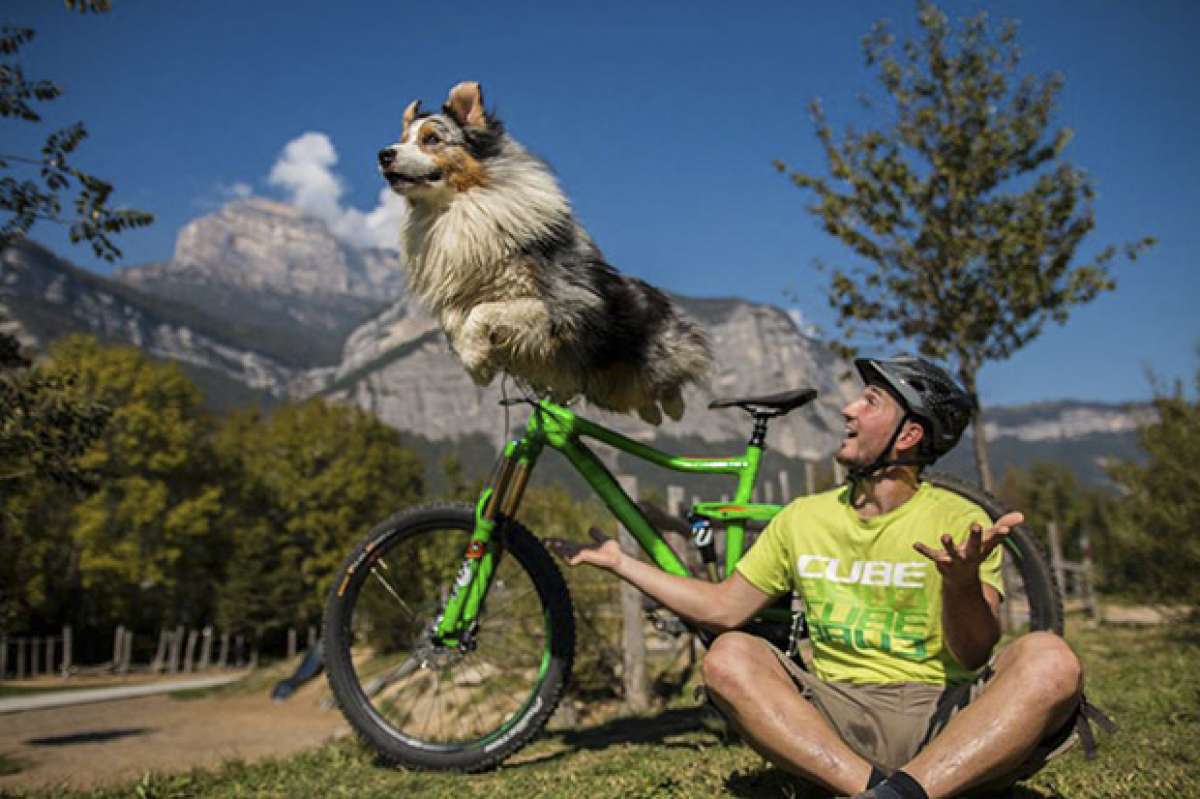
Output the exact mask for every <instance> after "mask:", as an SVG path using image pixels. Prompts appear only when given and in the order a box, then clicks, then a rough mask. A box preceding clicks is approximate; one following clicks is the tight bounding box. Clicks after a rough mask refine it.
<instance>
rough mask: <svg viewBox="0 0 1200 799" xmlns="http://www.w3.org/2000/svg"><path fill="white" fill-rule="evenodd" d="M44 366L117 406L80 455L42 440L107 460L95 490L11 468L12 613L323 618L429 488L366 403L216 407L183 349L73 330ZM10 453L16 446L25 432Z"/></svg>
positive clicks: (281, 623) (288, 620)
mask: <svg viewBox="0 0 1200 799" xmlns="http://www.w3.org/2000/svg"><path fill="white" fill-rule="evenodd" d="M0 343H2V341H0ZM7 351H8V350H5V349H3V348H0V356H2V355H3V354H4V353H5V352H7ZM21 368H24V367H21ZM36 370H37V374H38V375H39V376H40V378H39V379H41V380H43V381H44V382H45V384H46V385H52V386H55V387H56V389H55V391H56V392H57V393H56V394H55V396H54V398H53V399H54V401H55V402H56V403H58V404H60V405H61V406H63V407H65V408H68V409H69V408H74V407H85V408H87V407H92V405H89V403H91V404H94V405H95V406H96V407H101V408H104V409H110V410H106V414H107V420H108V423H107V426H105V427H104V428H103V430H102V431H94V432H95V434H94V435H93V436H92V437H91V438H90V439H88V440H87V441H86V442H84V443H82V444H80V443H79V442H78V441H76V442H75V444H73V448H72V449H71V450H70V452H69V454H70V455H71V458H70V459H67V458H66V456H65V455H64V456H63V458H60V459H58V460H54V459H52V458H51V457H50V454H51V453H49V452H43V451H40V450H39V447H40V446H42V444H43V443H44V441H41V440H39V441H35V442H34V445H33V450H34V456H33V457H34V462H35V463H41V462H43V461H46V462H48V463H58V462H59V461H62V462H63V463H65V464H66V465H67V466H68V467H70V468H73V469H77V470H79V472H80V473H82V474H88V475H91V476H92V478H93V480H94V487H93V489H94V490H92V491H91V493H89V494H86V495H80V494H77V493H74V492H72V491H69V490H68V486H67V485H64V483H67V482H68V481H65V480H60V481H58V482H56V481H54V480H48V479H41V480H37V479H32V478H29V479H20V480H16V479H14V480H10V481H0V490H3V491H4V492H5V494H4V511H5V512H4V514H3V516H2V518H0V547H2V548H3V549H2V551H3V552H4V553H5V558H4V559H3V560H0V589H2V593H0V627H2V628H4V629H14V628H23V629H29V628H30V627H34V628H37V627H42V628H46V627H54V626H57V625H60V624H63V623H72V624H74V625H76V628H77V629H79V630H86V629H95V628H100V629H110V628H111V627H112V626H114V625H116V624H118V623H121V624H125V625H127V626H132V627H134V628H135V629H139V630H142V631H145V632H152V631H154V630H156V629H157V628H159V627H161V626H174V625H175V624H187V625H194V626H199V625H201V624H205V623H212V622H218V623H220V624H221V625H222V626H223V627H225V628H226V629H230V630H232V631H234V632H249V633H252V634H254V635H258V636H262V635H264V634H268V633H271V632H279V631H281V630H283V629H286V627H287V626H288V625H289V624H306V623H315V622H317V621H318V620H319V618H320V615H321V607H322V604H323V599H324V594H325V591H326V590H327V587H328V583H329V580H330V577H331V575H332V573H333V571H334V569H336V567H337V566H338V565H340V563H341V560H342V559H343V558H344V557H345V555H346V553H348V552H349V551H350V549H351V548H352V546H353V545H354V544H355V543H357V541H358V540H359V538H360V537H361V536H362V535H364V534H365V533H366V531H367V530H369V529H370V528H371V527H372V526H373V525H374V524H375V523H377V522H379V521H380V520H381V519H383V518H384V517H386V516H387V515H389V514H390V513H392V512H393V511H395V510H396V509H398V508H399V507H402V506H403V505H406V504H410V503H413V502H415V501H417V500H419V499H420V498H421V496H422V494H423V481H422V472H423V467H422V465H421V463H420V462H419V461H418V460H417V458H416V457H415V456H414V455H413V454H412V452H411V451H410V450H409V449H407V448H406V447H404V446H402V445H401V443H400V440H399V434H398V433H396V432H395V431H393V430H391V429H390V428H387V427H385V426H384V425H382V424H381V423H380V422H378V421H377V420H375V419H373V418H372V417H370V416H368V415H366V414H364V413H363V412H362V411H359V410H357V409H352V408H345V407H340V406H335V405H327V404H324V403H322V402H308V403H305V404H303V405H298V406H287V407H284V408H282V409H280V410H279V411H278V412H277V413H275V414H274V415H272V416H270V417H263V416H262V415H261V414H260V413H258V412H242V413H235V414H231V415H229V416H227V417H225V418H224V419H222V420H219V421H218V420H214V419H212V418H211V417H209V416H208V414H207V413H206V411H205V410H204V407H203V398H202V396H201V394H200V391H199V390H198V389H197V388H196V386H195V384H194V383H192V382H191V381H190V380H189V379H188V378H187V377H186V375H185V374H184V373H183V372H182V370H181V369H180V368H179V367H178V366H177V365H174V364H164V363H159V362H156V361H153V360H151V359H149V358H147V357H146V356H145V355H143V354H142V353H140V352H139V351H138V350H136V349H132V348H127V347H105V346H101V345H100V344H99V343H98V342H97V341H96V340H95V339H92V338H88V337H83V336H74V337H67V338H64V339H60V340H59V341H58V342H57V343H56V344H55V345H54V346H53V347H52V348H51V350H50V352H49V353H48V357H47V358H46V360H45V361H44V362H43V363H40V364H39V365H38V366H37V367H36ZM68 378H69V379H68ZM0 385H2V384H0ZM7 413H8V411H7V406H6V414H7ZM6 418H7V416H6ZM51 421H54V420H53V419H52V420H51ZM10 427H11V425H7V424H6V425H5V426H4V427H3V428H0V432H3V433H7V432H8V431H9V429H10ZM60 427H61V425H60ZM58 432H59V433H61V432H62V431H61V430H59V431H58ZM9 438H13V440H16V441H17V442H18V443H21V442H23V441H24V439H21V438H16V437H9ZM9 438H4V437H0V443H6V442H8V441H9ZM45 441H49V442H50V444H54V443H55V442H57V441H58V439H57V438H54V437H50V438H48V439H45ZM3 451H4V454H5V460H4V464H5V465H6V466H8V465H9V463H10V462H15V457H16V455H14V454H13V453H17V448H16V447H15V446H12V447H7V448H6V449H4V450H3ZM17 454H19V453H17ZM10 455H11V457H10ZM26 471H29V472H31V474H32V473H33V472H32V467H27V468H26Z"/></svg>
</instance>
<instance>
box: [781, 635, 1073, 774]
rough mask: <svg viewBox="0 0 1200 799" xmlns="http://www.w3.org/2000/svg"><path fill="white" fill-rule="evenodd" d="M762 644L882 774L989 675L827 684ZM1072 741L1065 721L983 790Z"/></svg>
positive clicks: (912, 752) (922, 742) (934, 731)
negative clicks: (932, 681) (947, 682)
mask: <svg viewBox="0 0 1200 799" xmlns="http://www.w3.org/2000/svg"><path fill="white" fill-rule="evenodd" d="M763 644H764V645H766V646H770V647H771V650H772V651H773V652H774V653H775V655H776V657H778V658H779V661H780V662H781V663H782V664H783V666H784V668H785V669H787V672H788V674H790V675H791V677H792V680H793V682H795V683H796V685H797V687H798V688H799V689H800V692H801V693H802V694H803V696H804V698H805V699H807V700H808V701H809V702H810V703H811V704H812V705H813V706H814V707H815V708H817V710H818V711H820V713H821V715H822V716H824V717H825V720H826V721H828V722H829V725H830V726H831V727H832V728H833V729H834V730H836V731H837V733H838V735H840V736H841V737H842V740H844V741H845V742H846V745H847V746H849V747H850V748H851V749H853V750H854V751H855V752H857V753H858V754H859V755H861V756H862V757H863V758H864V759H865V760H867V761H869V762H870V763H871V764H872V765H874V766H875V767H876V768H879V769H880V770H882V771H884V772H888V773H890V772H892V771H895V770H896V769H898V768H900V767H902V766H903V765H904V764H905V763H908V762H909V761H910V760H912V759H913V758H914V757H915V756H916V754H917V753H918V752H920V751H921V750H922V749H924V748H925V747H926V746H927V745H928V744H929V742H930V741H932V740H933V739H934V738H936V737H937V736H938V735H939V734H940V733H941V731H942V730H944V729H945V728H946V725H947V724H949V723H950V719H952V718H954V716H955V714H957V713H958V712H959V711H960V710H962V709H963V708H964V707H966V706H967V705H969V704H970V703H971V702H972V701H974V700H975V698H976V697H978V696H979V695H980V694H981V693H982V692H983V689H984V688H985V687H986V686H987V684H988V682H989V681H990V680H991V679H992V677H993V676H994V674H995V673H994V672H993V671H992V665H991V663H989V664H988V665H987V666H985V667H984V668H983V670H982V671H981V672H980V673H979V676H978V677H976V678H975V680H974V681H973V682H969V683H963V684H962V685H955V686H942V685H929V684H926V683H896V684H891V685H855V684H853V683H839V682H828V683H827V682H822V681H821V680H819V679H817V677H816V676H815V675H813V674H811V673H810V672H807V671H805V670H804V669H802V668H800V666H798V665H797V664H796V663H795V662H794V661H793V660H792V659H791V658H789V657H788V656H787V655H786V654H784V653H783V652H781V651H779V649H778V648H776V647H775V646H772V645H771V644H769V643H767V642H766V641H764V642H763ZM993 661H994V658H993ZM1077 739H1078V735H1077V734H1076V733H1075V724H1074V720H1071V721H1068V722H1067V723H1066V724H1065V725H1063V727H1062V728H1061V729H1060V730H1059V731H1058V732H1056V733H1054V734H1052V735H1050V736H1048V737H1047V738H1046V739H1044V740H1043V741H1041V742H1040V743H1039V744H1038V745H1037V746H1036V747H1035V748H1034V750H1033V752H1031V753H1030V755H1029V757H1027V758H1026V759H1025V761H1024V762H1023V763H1021V765H1020V766H1018V767H1017V768H1016V769H1014V770H1013V772H1012V773H1011V774H1009V775H1006V776H1005V777H1003V778H1001V779H998V780H996V781H994V782H993V783H989V785H988V786H986V789H985V790H996V789H999V788H1003V787H1005V786H1008V785H1012V784H1013V783H1014V782H1016V781H1018V780H1022V779H1025V778H1026V777H1029V776H1031V775H1032V774H1034V773H1035V772H1037V771H1038V770H1039V769H1041V768H1042V766H1044V765H1046V763H1047V762H1048V761H1049V760H1050V759H1051V758H1054V757H1057V756H1058V755H1060V754H1062V753H1063V752H1065V751H1067V750H1068V749H1070V748H1071V747H1072V746H1073V745H1074V744H1075V741H1076V740H1077Z"/></svg>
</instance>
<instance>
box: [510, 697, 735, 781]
mask: <svg viewBox="0 0 1200 799" xmlns="http://www.w3.org/2000/svg"><path fill="white" fill-rule="evenodd" d="M707 717H708V711H707V710H706V709H705V708H703V707H687V708H670V709H668V710H664V711H662V712H661V713H659V714H657V715H655V716H624V717H621V718H616V719H612V720H611V721H606V722H604V723H603V724H597V725H595V726H593V727H584V728H582V729H578V730H558V731H555V732H550V733H545V734H544V735H543V737H542V739H543V740H549V741H558V742H560V743H562V744H564V746H565V748H563V749H560V750H558V751H557V752H553V753H550V754H546V755H542V756H540V757H531V758H529V759H527V760H522V761H521V762H520V763H514V764H510V765H508V766H506V768H521V767H524V766H532V765H535V764H541V763H549V762H552V761H554V760H559V759H560V758H563V757H567V756H569V755H573V754H575V753H576V752H581V751H584V750H599V749H607V748H608V747H610V746H615V745H617V744H655V745H658V746H663V747H666V748H668V749H672V748H680V749H694V748H695V747H694V746H693V745H690V744H685V743H675V742H670V741H667V739H668V738H670V737H671V736H673V735H680V734H681V733H686V732H696V731H703V730H708V731H710V732H712V734H713V738H714V739H715V740H720V739H721V734H720V733H719V732H717V731H716V730H715V729H714V728H712V727H710V723H708V722H706V718H707Z"/></svg>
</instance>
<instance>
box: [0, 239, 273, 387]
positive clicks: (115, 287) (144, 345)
mask: <svg viewBox="0 0 1200 799" xmlns="http://www.w3.org/2000/svg"><path fill="white" fill-rule="evenodd" d="M0 311H3V313H4V315H5V316H7V317H9V319H10V320H11V321H10V323H9V325H10V328H11V329H10V331H9V332H11V333H13V334H15V335H16V336H17V337H18V338H19V339H20V340H21V341H22V343H23V344H24V345H25V346H26V347H27V348H29V349H31V350H33V351H38V350H42V349H44V348H45V346H46V345H48V344H49V343H50V342H52V341H54V340H55V339H57V338H59V337H61V336H64V335H67V334H70V333H91V334H92V335H95V336H97V337H98V338H100V339H102V340H104V341H109V342H113V343H119V344H132V345H134V346H136V347H139V348H141V349H143V350H145V351H146V352H148V353H150V354H151V355H154V356H156V357H161V358H169V359H171V360H175V361H179V362H180V363H181V364H183V365H184V366H185V368H186V369H187V371H188V372H189V373H190V374H191V375H192V376H193V377H194V378H195V379H196V380H197V382H199V383H200V384H201V386H202V387H204V388H205V389H206V393H208V394H209V395H210V397H216V398H218V401H217V403H216V404H219V405H227V404H237V403H239V402H242V401H250V400H261V399H262V398H263V397H275V398H283V397H285V396H288V392H289V388H288V386H289V383H290V382H291V381H292V380H293V379H294V378H295V377H296V372H295V370H294V369H293V368H291V367H289V366H287V365H285V364H282V363H280V362H279V361H277V360H275V359H273V358H272V357H270V356H269V355H267V354H264V353H262V352H260V351H257V350H254V349H250V348H247V347H246V346H244V344H243V343H242V342H240V341H239V336H238V331H233V330H231V329H230V326H229V325H227V324H226V323H225V322H224V321H223V320H220V319H216V318H213V317H210V316H207V315H205V314H204V313H203V312H201V311H198V310H197V309H195V308H194V307H192V306H190V305H185V304H183V303H179V302H175V301H173V300H170V299H165V298H162V297H157V296H155V295H153V294H148V293H145V292H142V291H138V290H137V289H134V288H131V287H129V286H127V285H125V284H123V283H120V282H117V281H115V280H110V279H108V278H104V277H101V276H100V275H96V274H93V273H91V272H88V271H86V270H83V269H80V268H78V267H76V266H74V265H72V264H71V263H69V262H68V261H65V260H63V259H61V258H59V257H57V256H56V255H54V254H53V253H51V252H50V251H49V250H47V249H45V248H44V247H42V246H41V245H39V244H36V243H34V242H31V241H28V240H26V241H22V242H19V243H17V244H15V245H13V246H12V247H10V248H9V249H8V250H6V251H4V253H3V254H0Z"/></svg>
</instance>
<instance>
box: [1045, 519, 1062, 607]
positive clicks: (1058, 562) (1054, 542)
mask: <svg viewBox="0 0 1200 799" xmlns="http://www.w3.org/2000/svg"><path fill="white" fill-rule="evenodd" d="M1046 531H1047V533H1048V535H1049V537H1050V568H1051V569H1053V570H1054V579H1055V580H1057V581H1058V590H1059V591H1061V592H1062V595H1063V599H1066V598H1067V577H1066V569H1064V568H1063V556H1062V542H1060V541H1059V540H1058V522H1048V523H1047V524H1046Z"/></svg>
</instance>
